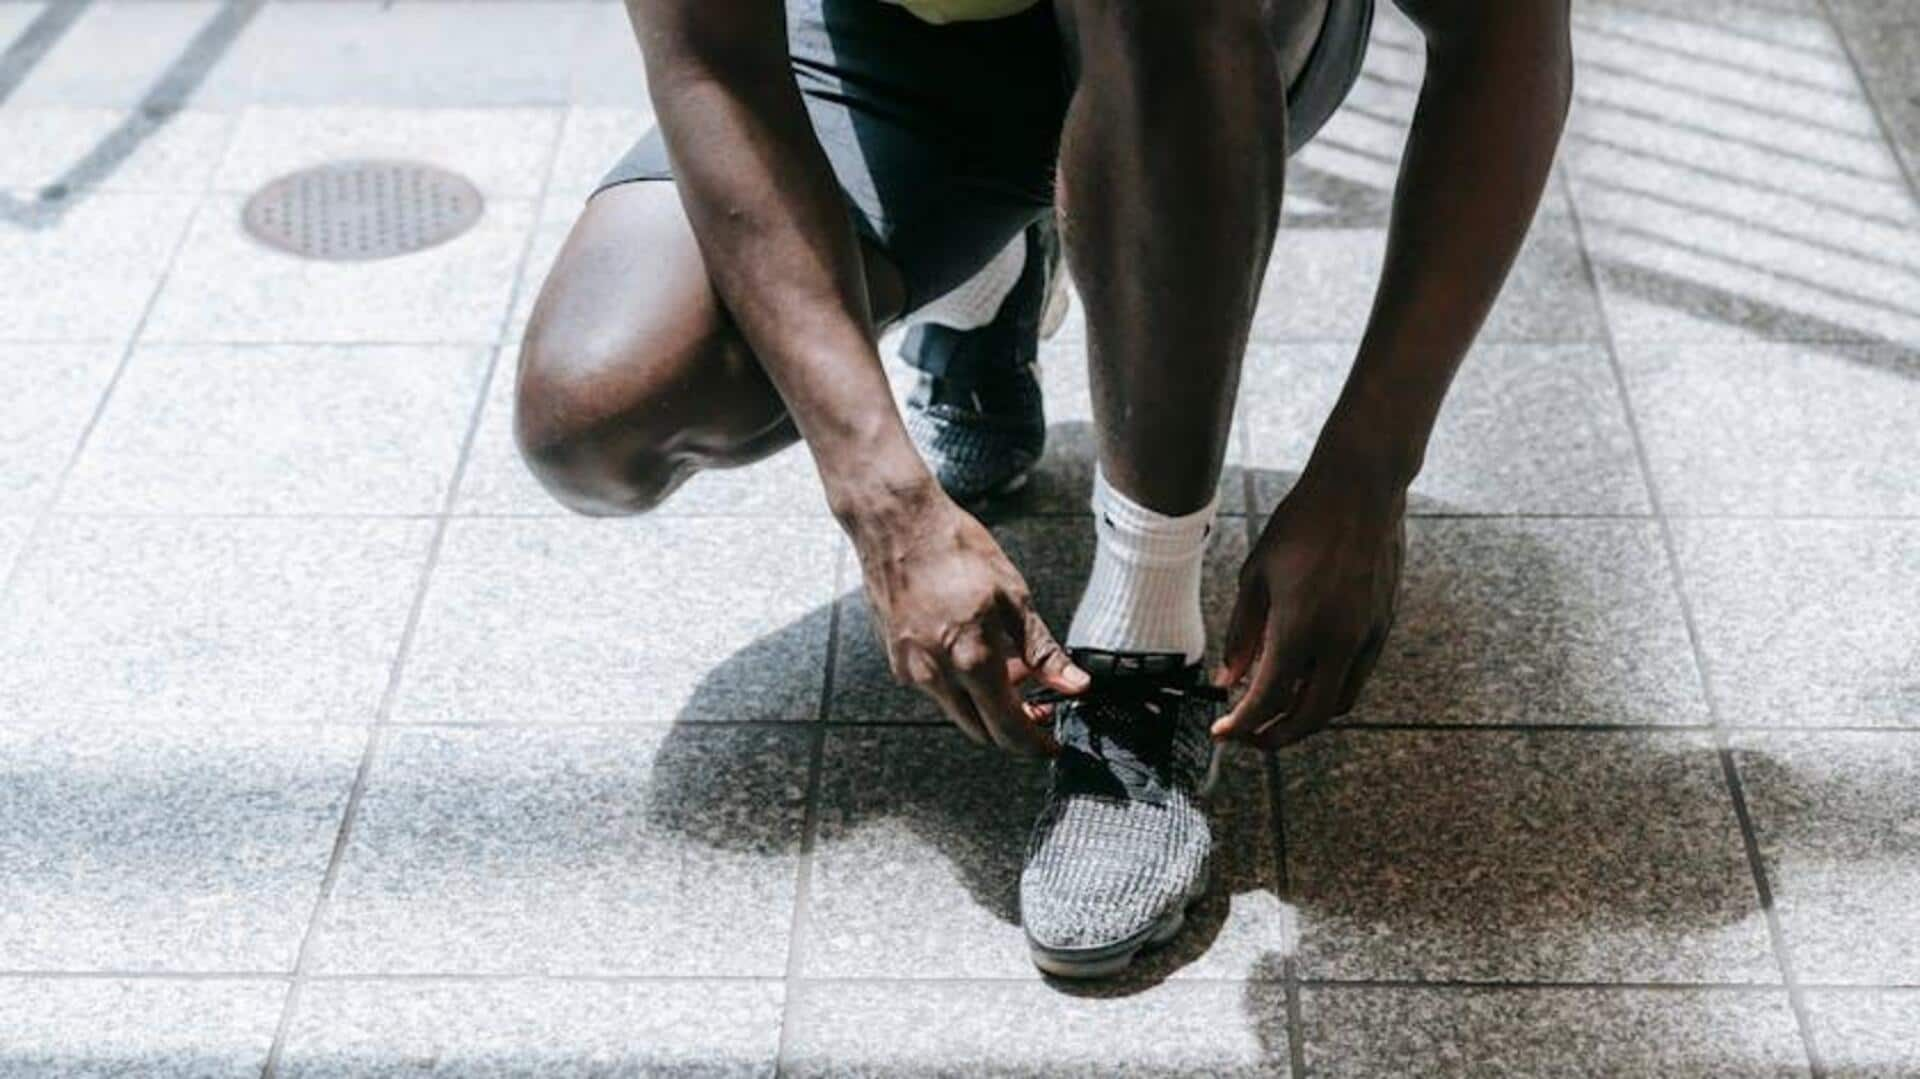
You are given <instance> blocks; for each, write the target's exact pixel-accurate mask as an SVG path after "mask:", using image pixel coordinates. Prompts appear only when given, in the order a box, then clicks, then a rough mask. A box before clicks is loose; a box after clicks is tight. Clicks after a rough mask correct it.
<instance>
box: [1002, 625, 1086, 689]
mask: <svg viewBox="0 0 1920 1079" xmlns="http://www.w3.org/2000/svg"><path fill="white" fill-rule="evenodd" d="M1020 629H1021V641H1022V644H1023V648H1022V650H1021V651H1022V654H1023V655H1024V656H1025V658H1026V661H1027V669H1028V670H1030V671H1032V672H1033V677H1034V678H1035V679H1037V680H1038V681H1039V682H1040V684H1041V685H1044V686H1046V687H1047V688H1049V689H1057V690H1059V691H1060V692H1062V693H1078V692H1080V691H1081V690H1083V689H1085V688H1087V686H1089V685H1091V684H1092V682H1093V678H1092V676H1090V675H1088V674H1087V672H1086V671H1083V670H1081V669H1080V667H1079V666H1078V665H1077V664H1075V663H1074V662H1073V658H1072V657H1071V656H1069V655H1067V650H1066V649H1064V648H1062V647H1060V642H1059V641H1056V640H1054V639H1053V631H1052V630H1049V629H1048V628H1047V624H1046V623H1045V622H1044V621H1042V620H1041V618H1040V614H1039V612H1038V611H1035V610H1034V609H1033V608H1032V607H1027V608H1026V609H1024V610H1023V611H1022V612H1021V615H1020Z"/></svg>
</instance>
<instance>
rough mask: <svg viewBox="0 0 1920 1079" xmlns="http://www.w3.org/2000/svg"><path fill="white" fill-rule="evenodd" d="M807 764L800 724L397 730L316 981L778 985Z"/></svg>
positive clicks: (323, 929) (333, 906)
mask: <svg viewBox="0 0 1920 1079" xmlns="http://www.w3.org/2000/svg"><path fill="white" fill-rule="evenodd" d="M806 761H807V753H806V736H805V734H804V733H803V732H800V731H797V730H779V729H767V728H759V729H727V728H714V727H708V728H704V729H702V728H696V727H690V726H678V727H663V726H647V727H638V728H633V729H615V728H579V727H576V728H569V729H562V730H529V729H525V728H518V729H509V730H474V729H465V730H462V729H448V728H434V729H424V730H397V731H393V732H391V733H390V734H389V735H388V736H387V738H386V741H385V744H384V745H383V746H382V748H381V752H380V755H379V758H378V760H376V762H375V764H374V767H373V770H372V773H371V775H370V776H369V777H368V781H367V789H366V794H365V796H364V798H363V800H362V801H361V804H360V812H359V817H358V820H357V821H356V823H355V825H354V828H353V833H352V840H351V842H350V843H349V845H348V847H347V850H346V852H345V854H344V856H343V860H342V863H341V867H340V876H339V881H338V884H337V886H336V888H335V891H334V895H333V898H332V901H331V903H330V904H329V906H328V908H327V910H326V912H325V915H324V917H323V918H322V919H321V922H320V924H319V926H318V928H317V933H318V936H317V940H316V944H315V949H316V951H315V955H316V962H317V964H318V968H319V969H321V970H324V971H326V972H328V973H335V974H361V973H411V972H422V973H545V974H568V973H574V974H583V973H584V974H621V975H675V976H681V975H700V976H712V975H730V976H743V977H758V976H778V975H779V974H781V972H782V971H783V970H784V967H785V963H786V958H787V936H788V926H789V924H790V923H791V920H792V916H793V893H794V870H795V858H796V856H797V855H798V853H799V848H800V825H801V817H802V811H803V805H802V802H803V799H804V796H805V792H806Z"/></svg>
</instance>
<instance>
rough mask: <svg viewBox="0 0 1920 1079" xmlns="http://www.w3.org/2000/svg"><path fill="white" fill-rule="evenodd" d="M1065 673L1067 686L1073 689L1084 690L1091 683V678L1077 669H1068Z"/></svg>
mask: <svg viewBox="0 0 1920 1079" xmlns="http://www.w3.org/2000/svg"><path fill="white" fill-rule="evenodd" d="M1066 673H1067V684H1068V685H1070V686H1072V687H1073V688H1075V689H1085V688H1087V686H1088V685H1090V684H1092V682H1093V676H1092V675H1090V674H1088V673H1087V672H1085V671H1083V670H1081V669H1080V668H1078V667H1068V668H1067V672H1066Z"/></svg>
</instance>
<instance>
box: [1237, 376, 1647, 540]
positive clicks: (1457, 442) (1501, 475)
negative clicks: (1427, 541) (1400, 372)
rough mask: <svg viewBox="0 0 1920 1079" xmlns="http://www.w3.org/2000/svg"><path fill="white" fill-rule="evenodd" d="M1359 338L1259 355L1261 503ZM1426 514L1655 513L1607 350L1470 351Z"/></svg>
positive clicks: (1313, 428) (1437, 436)
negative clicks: (1343, 342) (1335, 343)
mask: <svg viewBox="0 0 1920 1079" xmlns="http://www.w3.org/2000/svg"><path fill="white" fill-rule="evenodd" d="M1353 355H1354V353H1353V348H1352V346H1350V345H1309V346H1291V347H1284V348H1278V349H1273V350H1265V351H1261V352H1258V353H1255V354H1254V355H1252V356H1249V357H1248V369H1247V376H1246V381H1245V388H1244V389H1243V390H1242V404H1241V407H1242V409H1243V410H1244V413H1245V416H1246V426H1247V440H1248V443H1249V445H1250V446H1251V449H1250V450H1249V452H1248V455H1247V467H1248V468H1249V469H1250V470H1252V472H1253V478H1254V490H1255V498H1256V501H1257V502H1258V504H1259V506H1258V508H1259V512H1261V513H1265V512H1268V511H1269V510H1271V508H1272V507H1273V506H1274V505H1276V504H1277V503H1278V502H1279V500H1280V499H1281V498H1282V497H1283V496H1284V495H1285V493H1286V492H1287V491H1288V490H1290V489H1291V488H1292V486H1293V481H1294V480H1295V478H1297V476H1298V473H1299V470H1300V468H1301V467H1302V466H1304V465H1305V464H1306V462H1307V459H1308V457H1310V456H1311V455H1312V452H1313V445H1314V442H1315V441H1316V440H1317V439H1318V438H1319V435H1320V428H1321V427H1322V426H1323V425H1324V424H1325V422H1326V418H1327V416H1328V414H1329V413H1331V412H1332V411H1333V405H1334V402H1335V401H1336V400H1338V399H1339V396H1340V388H1341V386H1342V385H1344V384H1345V382H1346V378H1347V372H1348V370H1349V368H1350V367H1351V366H1352V363H1353ZM1409 507H1410V511H1411V512H1412V513H1414V514H1422V513H1450V514H1452V513H1493V514H1510V513H1540V514H1639V513H1646V512H1648V510H1649V508H1650V505H1649V503H1648V500H1647V494H1646V486H1645V484H1644V482H1643V481H1642V480H1641V476H1640V463H1639V459H1638V457H1637V455H1636V454H1635V451H1634V445H1633V433H1632V430H1631V429H1630V428H1629V427H1628V426H1627V418H1626V413H1625V410H1624V408H1623V407H1622V405H1621V400H1620V393H1619V388H1618V385H1617V383H1616V380H1615V378H1614V375H1613V370H1612V368H1611V366H1610V365H1609V364H1608V362H1607V357H1606V353H1604V352H1603V351H1601V350H1600V349H1599V348H1597V347H1593V346H1541V345H1530V346H1519V345H1506V346H1501V345H1483V346H1480V347H1479V348H1477V349H1476V350H1475V352H1474V354H1473V355H1471V356H1469V357H1468V358H1467V361H1466V363H1465V364H1464V365H1463V366H1462V368H1461V370H1460V374H1459V376H1458V378H1457V379H1456V380H1455V382H1454V386H1453V390H1452V393H1451V394H1450V395H1449V396H1448V398H1447V402H1446V405H1445V407H1444V408H1443V409H1442V410H1441V412H1440V421H1439V424H1438V426H1437V427H1436V428H1435V430H1434V434H1433V441H1432V443H1431V444H1430V445H1429V446H1428V450H1427V458H1426V467H1425V468H1424V469H1422V471H1421V473H1420V477H1419V479H1418V480H1416V481H1415V482H1414V485H1413V490H1412V498H1411V500H1410V502H1409Z"/></svg>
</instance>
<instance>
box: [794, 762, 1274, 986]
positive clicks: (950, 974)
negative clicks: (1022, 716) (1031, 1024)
mask: <svg viewBox="0 0 1920 1079" xmlns="http://www.w3.org/2000/svg"><path fill="white" fill-rule="evenodd" d="M1224 769H1225V770H1224V773H1223V783H1224V785H1223V787H1222V790H1221V793H1220V794H1219V795H1218V796H1217V797H1216V799H1215V802H1214V808H1213V811H1212V812H1213V820H1214V828H1215V836H1216V845H1215V863H1214V866H1213V880H1212V882H1211V886H1210V890H1209V893H1208V895H1207V896H1206V898H1204V899H1203V900H1201V902H1200V903H1199V904H1198V905H1196V906H1195V907H1194V909H1193V911H1192V913H1191V915H1190V917H1189V921H1188V925H1187V928H1186V929H1185V930H1183V931H1182V933H1181V935H1180V936H1179V937H1177V938H1175V940H1174V941H1173V942H1171V943H1170V944H1169V945H1168V946H1167V947H1166V948H1165V949H1163V950H1160V951H1157V952H1153V953H1149V955H1147V956H1145V957H1143V958H1142V959H1141V961H1140V962H1139V963H1138V964H1137V965H1136V966H1135V967H1134V968H1133V970H1132V971H1131V972H1130V973H1129V979H1128V980H1129V981H1140V982H1157V981H1159V980H1161V979H1163V978H1167V977H1176V978H1208V979H1217V978H1232V979H1238V978H1248V977H1261V976H1266V975H1268V974H1271V972H1270V971H1267V970H1266V968H1265V966H1264V965H1263V960H1264V959H1265V958H1266V957H1267V956H1269V955H1271V954H1274V953H1277V952H1279V951H1280V950H1281V949H1283V948H1284V947H1285V946H1286V943H1287V939H1288V932H1289V930H1290V928H1291V927H1290V924H1289V912H1288V911H1287V909H1286V908H1285V907H1284V905H1283V904H1282V903H1281V902H1280V900H1279V898H1278V890H1277V887H1276V877H1275V875H1274V863H1273V851H1274V837H1273V831H1272V828H1271V826H1270V824H1269V821H1268V798H1267V786H1266V782H1265V776H1264V769H1263V767H1262V763H1261V761H1260V759H1259V758H1258V757H1257V756H1255V755H1254V754H1251V753H1248V754H1234V755H1232V756H1230V757H1229V758H1227V760H1226V762H1225V765H1224ZM1046 785H1047V774H1046V768H1045V766H1044V765H1043V764H1039V763H1035V762H1026V761H1020V760H1016V759H1015V758H1012V757H1010V756H1008V755H1006V754H1004V753H1002V752H1000V751H998V750H994V749H986V748H980V747H976V746H974V745H973V744H972V743H970V742H968V741H967V740H966V739H965V738H964V737H962V736H961V735H960V734H959V733H958V732H957V731H954V730H951V729H944V728H894V729H886V728H870V727H869V728H856V729H847V728H841V729H836V730H831V731H829V733H828V735H827V744H826V751H825V755H824V758H823V763H822V765H821V790H820V795H819V798H820V803H819V805H820V808H819V815H820V816H819V836H818V838H817V839H816V840H815V843H814V856H813V875H812V884H811V890H810V892H809V896H808V901H807V902H808V909H807V914H806V918H805V919H804V920H803V923H802V924H803V925H805V926H806V927H807V930H806V932H807V936H806V937H805V939H803V940H802V941H800V942H799V944H798V947H799V949H800V956H801V960H800V964H801V966H800V969H801V972H802V974H803V975H804V976H805V977H810V978H821V977H825V978H902V979H911V978H932V977H937V978H996V979H998V978H1005V979H1015V980H1037V979H1039V978H1040V974H1039V972H1038V971H1037V970H1036V969H1035V968H1034V966H1033V964H1032V961H1031V959H1030V958H1029V957H1028V953H1027V944H1026V938H1025V936H1024V935H1023V934H1022V933H1021V930H1020V926H1019V880H1020V866H1021V861H1022V855H1023V852H1024V851H1025V849H1026V841H1027V834H1028V832H1029V830H1030V829H1031V828H1032V826H1033V821H1034V818H1035V817H1036V816H1037V815H1038V814H1039V811H1040V805H1041V799H1042V795H1043V792H1044V791H1045V789H1046Z"/></svg>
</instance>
